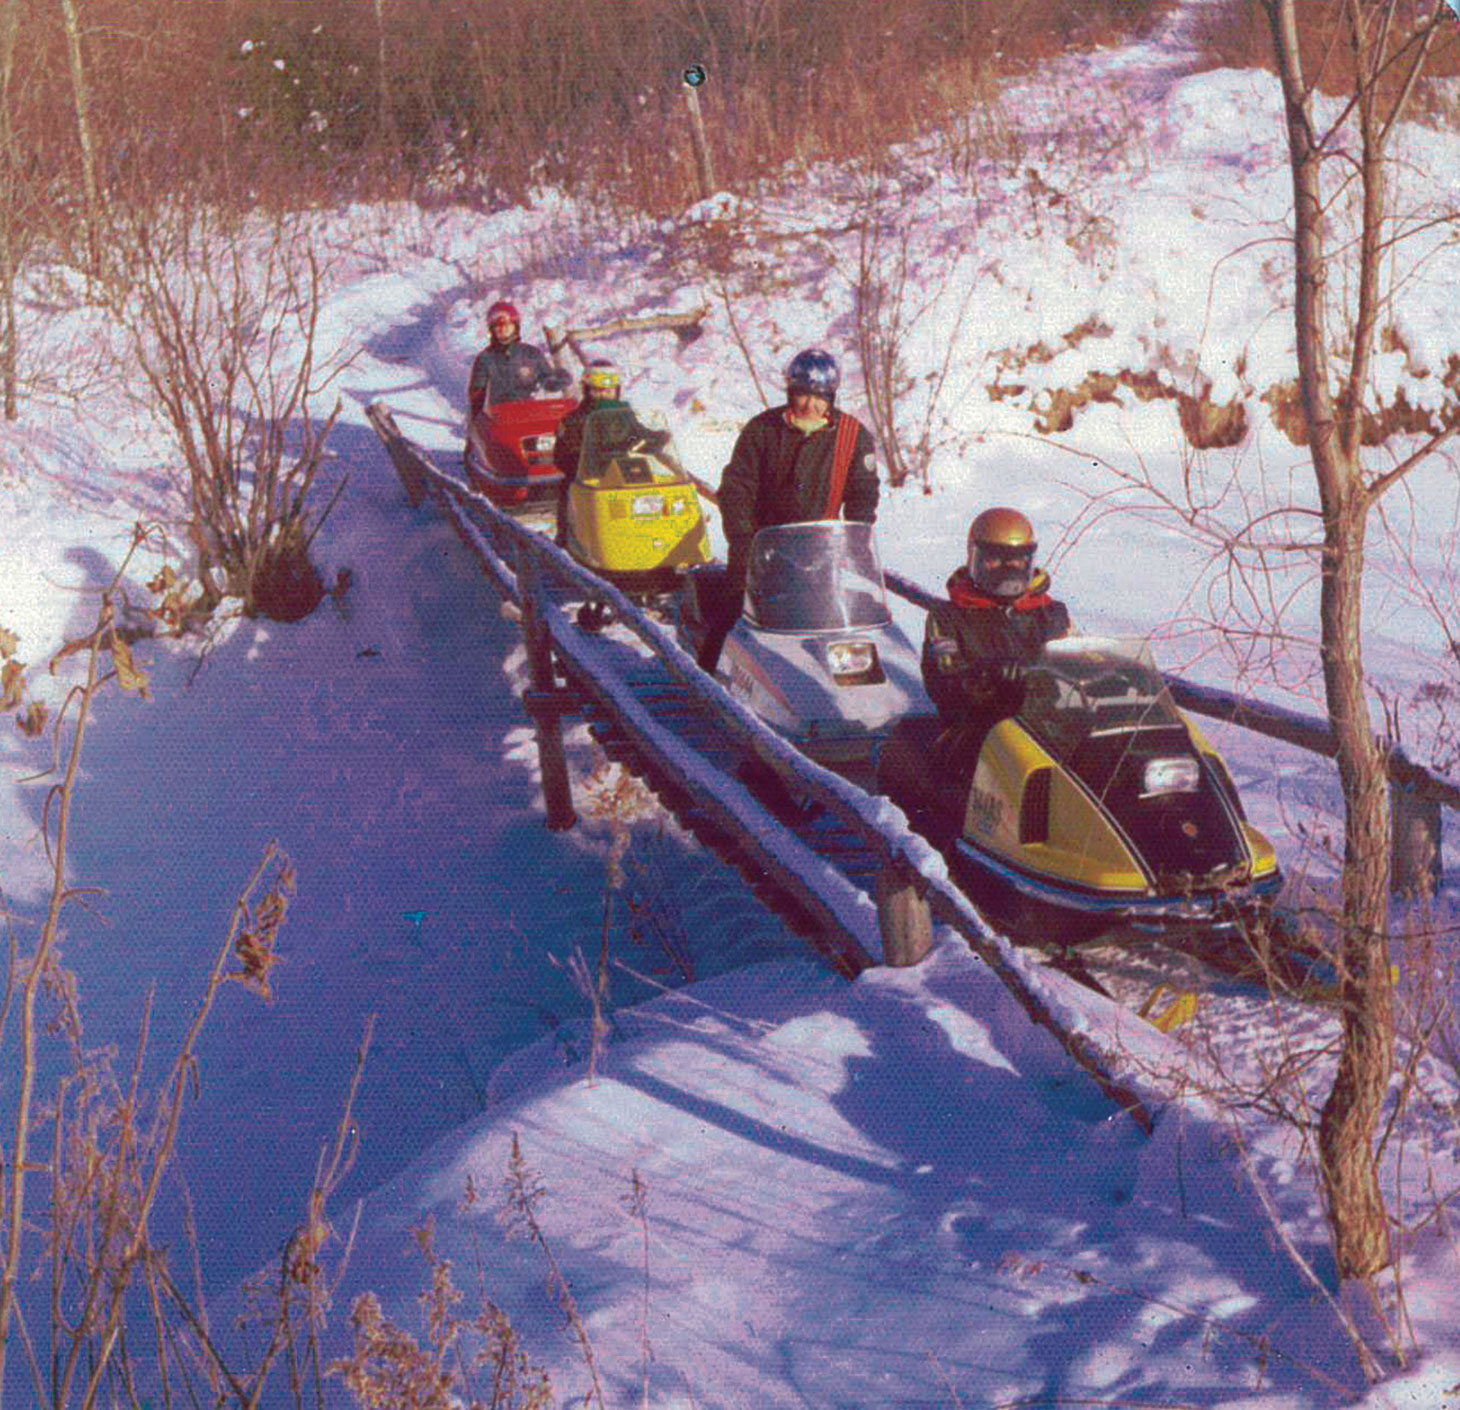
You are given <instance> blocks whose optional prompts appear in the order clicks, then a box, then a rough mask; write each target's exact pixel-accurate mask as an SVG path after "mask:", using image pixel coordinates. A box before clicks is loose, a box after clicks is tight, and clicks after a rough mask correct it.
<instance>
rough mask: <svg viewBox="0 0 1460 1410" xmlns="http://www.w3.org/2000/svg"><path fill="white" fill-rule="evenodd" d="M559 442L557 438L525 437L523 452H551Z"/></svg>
mask: <svg viewBox="0 0 1460 1410" xmlns="http://www.w3.org/2000/svg"><path fill="white" fill-rule="evenodd" d="M556 441H557V437H556V436H523V438H522V448H523V450H551V449H552V448H553V446H554V444H555V443H556Z"/></svg>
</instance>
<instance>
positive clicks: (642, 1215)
mask: <svg viewBox="0 0 1460 1410" xmlns="http://www.w3.org/2000/svg"><path fill="white" fill-rule="evenodd" d="M623 1204H624V1209H625V1210H626V1211H627V1212H628V1215H629V1217H630V1218H631V1219H633V1220H634V1221H635V1222H636V1223H637V1224H638V1226H639V1237H640V1250H641V1267H642V1269H643V1273H644V1296H643V1301H642V1302H641V1303H640V1306H639V1368H640V1376H641V1379H642V1384H643V1401H642V1403H643V1410H649V1366H650V1364H651V1363H652V1362H653V1360H654V1351H653V1348H652V1347H651V1346H650V1344H649V1291H650V1288H651V1286H652V1284H651V1282H650V1278H649V1186H648V1185H647V1184H645V1183H644V1177H643V1176H642V1175H640V1174H639V1168H638V1166H635V1167H634V1170H633V1174H632V1175H631V1177H630V1180H629V1192H628V1194H626V1195H625V1196H624V1200H623Z"/></svg>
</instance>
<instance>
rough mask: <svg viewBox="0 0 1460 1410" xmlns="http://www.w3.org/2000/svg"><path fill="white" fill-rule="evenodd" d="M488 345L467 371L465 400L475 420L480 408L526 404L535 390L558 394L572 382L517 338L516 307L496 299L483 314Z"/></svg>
mask: <svg viewBox="0 0 1460 1410" xmlns="http://www.w3.org/2000/svg"><path fill="white" fill-rule="evenodd" d="M487 328H488V329H489V331H490V334H491V341H490V342H489V343H488V344H487V346H486V347H484V348H483V349H482V350H481V352H479V353H478V354H477V359H476V361H475V362H474V363H473V364H472V368H471V387H470V390H469V393H468V399H469V400H470V402H471V414H472V415H473V416H475V415H476V414H477V412H479V411H480V410H481V409H482V406H483V404H486V405H488V406H494V405H496V404H497V403H498V402H503V401H526V400H527V398H528V397H530V396H532V394H533V393H534V392H536V391H537V390H538V389H539V388H541V389H542V390H543V391H546V392H561V391H563V390H564V389H565V388H566V387H567V386H568V384H569V383H570V382H571V381H572V378H570V377H569V376H568V374H567V373H566V372H565V371H563V369H562V368H560V367H554V366H553V365H552V363H551V362H549V361H548V359H547V355H546V354H545V353H544V352H543V351H542V349H541V348H537V347H534V346H533V345H532V344H531V343H524V342H523V341H522V338H521V328H522V315H521V314H519V313H518V312H517V309H516V306H515V305H513V304H509V303H507V302H506V300H504V299H498V300H497V302H496V303H494V304H493V305H492V306H491V308H489V309H488V310H487Z"/></svg>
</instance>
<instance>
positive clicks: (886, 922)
mask: <svg viewBox="0 0 1460 1410" xmlns="http://www.w3.org/2000/svg"><path fill="white" fill-rule="evenodd" d="M877 921H878V924H879V925H880V926H881V928H882V957H883V961H884V963H886V964H889V965H897V966H904V967H905V966H908V965H915V964H921V963H922V961H923V960H925V959H926V958H927V956H928V951H929V950H931V949H932V948H933V916H932V912H931V911H930V910H929V909H928V898H927V897H926V896H924V895H921V894H919V892H918V888H917V885H916V882H915V880H914V875H913V873H912V872H911V871H910V870H909V869H908V867H907V866H906V865H905V864H904V863H902V862H901V861H896V860H894V861H890V862H888V864H887V865H886V866H885V867H883V868H882V870H881V871H880V872H879V873H878V874H877Z"/></svg>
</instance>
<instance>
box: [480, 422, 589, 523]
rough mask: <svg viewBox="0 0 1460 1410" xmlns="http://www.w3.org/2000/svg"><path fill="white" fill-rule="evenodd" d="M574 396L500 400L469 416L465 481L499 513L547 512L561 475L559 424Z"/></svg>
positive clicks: (552, 503) (553, 498)
mask: <svg viewBox="0 0 1460 1410" xmlns="http://www.w3.org/2000/svg"><path fill="white" fill-rule="evenodd" d="M577 405H578V402H577V399H576V398H575V397H564V396H553V397H544V398H534V399H531V400H528V401H499V402H497V403H496V405H494V406H489V405H483V406H482V408H481V409H480V410H479V411H477V412H475V413H473V415H472V417H471V420H470V421H469V422H468V423H467V429H466V453H465V455H464V456H463V459H464V461H465V464H466V477H467V480H468V481H469V482H470V484H471V487H472V488H473V489H475V490H480V491H481V493H482V494H484V495H486V496H487V498H488V499H490V500H491V501H492V502H493V503H494V504H498V505H500V506H501V507H502V508H503V509H507V510H512V511H516V512H519V513H521V512H527V511H531V510H537V509H551V508H552V507H553V506H554V505H555V504H556V502H557V497H558V486H559V484H560V483H561V482H562V479H563V477H562V475H561V473H560V472H559V471H558V469H557V468H556V467H555V466H554V465H553V445H554V443H555V442H556V440H557V432H558V424H559V423H560V422H561V421H562V419H563V417H565V416H566V415H567V414H568V413H569V412H570V411H572V409H573V408H574V407H575V406H577Z"/></svg>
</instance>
